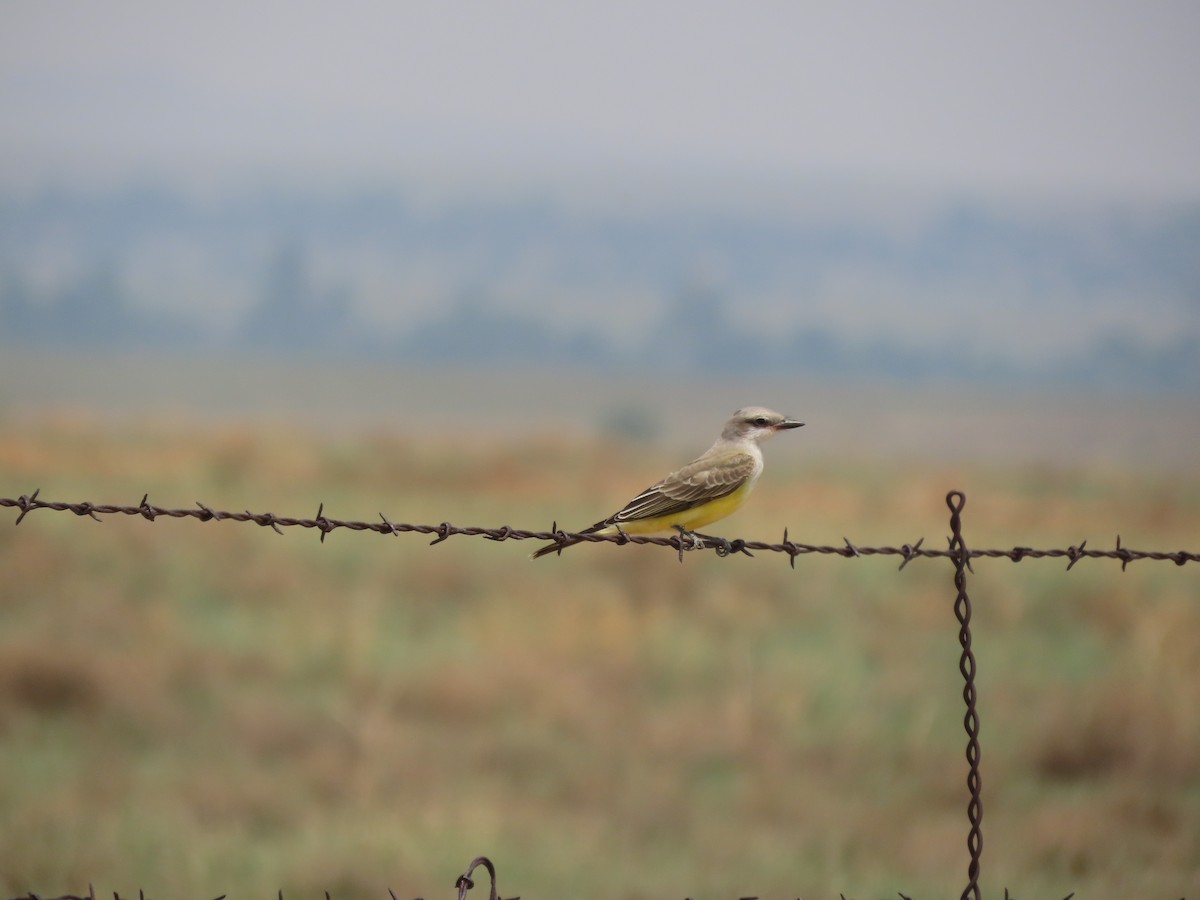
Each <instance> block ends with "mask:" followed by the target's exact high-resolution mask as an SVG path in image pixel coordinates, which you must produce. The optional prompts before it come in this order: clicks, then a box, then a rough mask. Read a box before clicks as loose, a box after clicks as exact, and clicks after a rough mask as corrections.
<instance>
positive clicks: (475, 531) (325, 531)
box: [0, 490, 1200, 900]
mask: <svg viewBox="0 0 1200 900" xmlns="http://www.w3.org/2000/svg"><path fill="white" fill-rule="evenodd" d="M38 495H39V491H37V490H35V491H34V492H33V493H32V494H28V495H26V494H22V495H21V496H20V497H17V498H10V497H3V498H0V507H9V508H16V509H18V510H19V511H20V512H19V513H18V515H17V520H16V523H15V524H17V525H20V524H21V522H22V521H23V520H24V519H25V517H26V516H27V515H28V514H29V513H30V512H33V511H34V510H43V509H46V510H53V511H57V512H72V513H74V514H75V515H77V516H88V517H90V518H92V519H95V520H96V521H103V520H102V519H101V516H104V515H126V516H140V517H141V518H143V519H146V520H147V521H150V522H154V521H157V520H158V518H160V517H169V518H177V519H178V518H192V519H196V520H198V521H201V522H219V521H231V522H252V523H254V524H256V525H260V526H262V527H264V528H266V527H269V528H271V529H272V530H274V531H275V532H276V533H278V534H283V530H282V529H284V528H291V527H299V528H311V529H316V530H317V531H318V532H319V533H320V537H321V542H322V543H324V541H325V538H326V536H327V535H329V534H330V533H332V532H334V531H336V530H338V529H346V530H348V531H351V532H360V533H361V532H368V531H370V532H375V533H377V534H384V535H393V536H399V535H401V534H406V533H409V534H423V535H434V539H433V540H432V541H431V542H430V544H431V545H432V544H440V543H442V542H443V541H446V540H448V539H449V538H451V537H453V536H456V535H467V536H472V537H484V538H487V539H488V540H492V541H509V540H538V541H548V542H552V543H556V544H558V545H559V547H558V549H559V552H561V551H562V549H564V548H565V547H567V546H570V545H571V544H575V543H580V542H589V543H615V544H630V543H633V544H653V545H656V546H665V547H671V548H673V549H675V550H676V552H677V553H678V555H679V560H680V562H682V561H683V556H684V553H685V552H686V551H696V550H713V551H714V552H716V553H717V555H718V556H730V555H732V554H735V553H742V554H745V555H747V556H753V555H754V552H753V551H769V552H774V553H785V554H787V556H788V560H789V563H790V565H791V567H792V568H793V569H794V568H795V567H796V557H798V556H803V555H805V554H812V553H816V554H823V555H834V556H840V557H844V558H851V557H864V556H900V557H902V561H901V563H900V569H903V568H904V567H905V566H906V565H908V564H909V563H910V562H912V560H914V559H918V558H926V559H929V558H944V559H949V560H950V561H951V562H952V563H953V564H954V586H955V590H956V593H955V600H954V614H955V617H956V618H957V619H958V623H959V644H960V646H961V648H962V653H961V656H960V657H959V672H960V673H961V674H962V676H963V692H962V696H963V702H964V703H965V705H966V714H965V715H964V717H963V727H964V729H965V730H966V733H967V749H966V759H967V765H968V772H967V788H968V791H969V793H970V799H969V801H968V804H967V819H968V822H969V824H970V828H969V831H968V833H967V850H968V853H969V856H970V861H969V864H968V867H967V879H968V880H967V886H966V888H964V890H963V892H962V900H969V898H974V900H979V898H980V890H979V873H980V857H981V856H982V853H983V833H982V823H983V798H982V793H983V788H982V782H981V779H980V772H979V758H980V744H979V713H978V709H977V701H978V697H977V693H976V689H975V676H976V660H975V655H974V653H973V651H972V646H971V645H972V639H971V599H970V597H969V596H968V593H967V573H968V572H970V571H973V569H972V566H971V560H972V559H980V558H1006V559H1009V560H1011V561H1013V562H1015V563H1016V562H1021V561H1022V560H1025V559H1046V558H1051V559H1053V558H1066V559H1067V560H1068V563H1067V569H1068V570H1070V569H1072V568H1074V566H1075V564H1076V563H1078V562H1079V561H1080V560H1081V559H1118V560H1120V561H1121V570H1122V571H1124V570H1125V569H1126V567H1127V566H1128V565H1129V563H1131V562H1134V561H1137V560H1160V561H1168V560H1169V561H1171V562H1173V563H1175V564H1176V565H1177V566H1182V565H1184V564H1186V563H1188V562H1200V554H1196V553H1193V552H1188V551H1184V550H1179V551H1174V552H1163V551H1156V550H1134V549H1131V548H1129V547H1125V546H1122V544H1121V537H1120V535H1118V536H1117V540H1116V548H1115V549H1113V550H1097V549H1095V548H1092V549H1088V548H1087V541H1086V540H1084V541H1081V542H1080V543H1079V544H1078V545H1072V546H1070V547H1066V548H1055V549H1048V550H1039V549H1035V548H1032V547H1020V546H1018V547H1013V548H1011V549H1008V550H1002V549H989V550H975V549H971V548H970V547H968V545H967V542H966V540H965V538H964V537H963V532H962V511H963V508H964V506H965V505H966V495H965V494H964V493H963V492H962V491H957V490H955V491H950V492H949V493H948V494H947V495H946V505H947V506H948V507H949V509H950V532H951V533H950V536H949V537H948V538H947V547H946V549H945V550H938V549H931V548H925V547H924V546H923V544H924V542H925V539H924V538H923V537H922V538H920V539H919V540H917V541H916V542H915V543H912V544H907V543H906V544H902V545H900V546H899V547H892V546H882V547H860V546H856V545H854V544H852V543H851V542H850V540H849V539H848V538H845V537H843V538H842V541H843V543H842V545H840V546H838V545H819V544H801V543H796V542H795V541H792V540H790V539H789V537H788V531H787V529H784V532H783V541H782V542H780V543H777V544H773V543H767V542H762V541H747V540H743V539H740V538H739V539H735V540H726V539H724V538H718V537H712V536H710V535H698V534H693V533H691V532H685V531H683V530H680V533H679V534H676V535H674V536H671V537H658V536H652V535H631V534H626V533H624V532H621V533H618V534H615V535H599V534H585V533H579V532H567V531H563V530H561V529H559V527H558V523H557V522H555V523H554V524H553V525H552V526H551V529H550V530H549V531H530V530H525V529H518V528H513V527H512V526H509V525H502V526H499V527H496V528H484V527H479V526H466V527H463V526H458V525H452V524H451V523H449V522H442V523H441V524H439V525H421V524H412V523H406V522H392V521H391V520H389V519H388V517H387V516H385V515H384V514H383V513H380V514H379V518H380V521H379V522H359V521H346V520H342V519H334V518H330V517H328V516H326V515H325V504H324V503H322V504H320V505H319V507H318V509H317V514H316V516H315V517H313V518H300V517H294V516H278V515H276V514H275V513H270V512H267V513H254V512H251V511H249V510H245V511H244V512H230V511H226V510H215V509H212V508H211V507H209V506H206V505H205V504H203V503H201V502H199V501H197V502H196V506H195V508H191V507H187V508H182V509H170V508H167V507H161V506H155V505H153V504H151V503H150V497H149V495H148V494H145V495H143V496H142V500H141V502H140V503H138V504H137V505H136V506H124V505H120V504H96V503H92V502H91V501H87V500H85V501H81V502H78V503H68V502H62V501H52V500H42V499H40V498H39V496H38ZM480 865H482V866H483V867H484V868H485V869H487V871H488V873H489V875H490V876H491V890H490V896H489V900H499V898H498V896H497V893H496V870H495V867H494V866H493V865H492V863H491V861H490V860H489V859H487V858H486V857H477V858H476V859H475V860H473V861H472V863H471V865H470V866H469V867H468V869H467V870H466V871H465V872H464V873H463V874H462V875H460V876H459V878H458V880H457V881H456V882H455V887H456V888H457V889H458V897H459V900H464V898H465V896H466V893H467V891H469V890H470V889H471V888H473V887H474V882H473V881H472V879H471V874H472V872H473V871H474V870H475V868H476V867H478V866H480ZM389 894H390V895H391V897H392V900H397V898H396V895H395V893H393V892H391V891H389ZM223 896H224V895H222V897H218V898H217V900H223ZM900 896H901V897H904V896H905V895H904V894H901V895H900ZM1007 896H1008V891H1007V889H1006V890H1005V897H1006V898H1007ZM114 897H115V900H120V897H119V896H118V895H116V894H114ZM29 898H32V900H39V898H37V897H36V895H34V894H30V895H29ZM139 898H140V900H144V898H142V897H141V893H140V892H139ZM58 900H95V892H94V891H92V892H91V893H90V895H89V897H88V898H77V897H73V896H70V895H67V896H64V897H61V898H58ZM279 900H283V894H282V892H280V894H279ZM326 900H329V895H328V893H326ZM513 900H519V898H513ZM742 900H753V898H742Z"/></svg>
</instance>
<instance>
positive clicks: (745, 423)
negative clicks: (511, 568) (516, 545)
mask: <svg viewBox="0 0 1200 900" xmlns="http://www.w3.org/2000/svg"><path fill="white" fill-rule="evenodd" d="M803 424H804V423H803V422H797V421H796V420H795V419H790V418H788V417H787V416H784V415H781V414H780V413H777V412H775V411H774V410H771V409H767V408H766V407H763V406H746V407H743V408H742V409H739V410H738V411H737V412H735V413H734V414H733V417H732V418H731V419H730V420H729V421H728V422H726V423H725V427H724V428H723V429H722V430H721V436H720V437H718V438H717V440H716V442H715V443H713V445H712V446H711V447H709V448H708V449H707V450H706V451H705V452H704V453H703V455H701V456H699V457H697V458H696V459H694V460H692V461H691V462H690V463H688V464H687V465H686V466H684V467H683V468H681V469H676V470H675V471H674V472H672V473H671V474H670V475H668V476H667V477H666V478H664V479H662V480H661V481H659V482H657V483H655V484H653V485H651V486H650V487H648V488H646V490H644V491H642V492H641V493H640V494H638V495H637V496H636V497H634V498H633V499H632V500H630V501H629V502H628V503H626V504H625V505H624V506H623V507H621V509H620V510H618V511H617V512H615V513H613V515H611V516H609V517H608V518H607V519H602V520H601V521H599V522H597V523H596V524H595V525H592V526H591V527H590V528H585V529H583V531H581V532H579V533H580V534H619V533H621V532H624V533H626V534H653V533H654V532H658V531H668V530H670V529H672V528H674V529H676V530H677V531H680V532H681V533H684V534H689V535H693V536H695V532H694V531H693V529H696V528H700V527H702V526H704V525H708V524H710V523H712V522H715V521H717V520H718V519H723V518H725V517H726V516H728V515H729V514H730V513H733V512H735V511H736V510H737V509H738V508H739V507H740V506H741V505H742V504H743V503H744V502H746V497H747V496H749V494H750V491H751V490H753V488H754V485H755V483H756V482H757V481H758V477H759V476H760V475H761V474H762V470H763V455H762V450H761V449H760V448H759V446H758V445H759V444H760V443H761V442H762V441H764V440H766V439H767V438H769V437H771V436H772V435H774V434H777V433H778V432H780V431H787V430H789V429H792V428H800V427H801V426H802V425H803ZM579 543H583V538H578V537H575V538H564V539H563V540H560V541H555V542H554V543H553V544H547V545H546V546H544V547H541V548H539V549H538V550H535V551H534V552H533V553H532V554H530V557H529V558H530V559H538V558H539V557H542V556H546V555H547V554H549V553H555V552H561V551H562V550H563V549H565V548H566V547H570V546H573V545H575V544H579Z"/></svg>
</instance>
